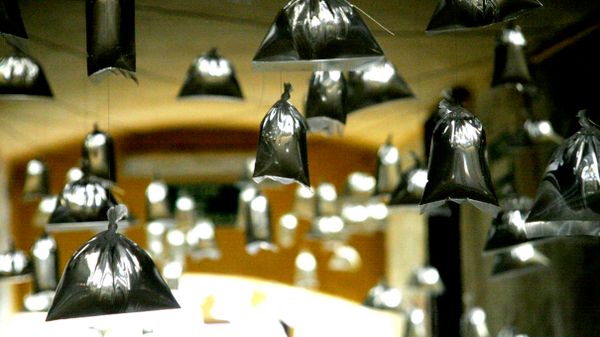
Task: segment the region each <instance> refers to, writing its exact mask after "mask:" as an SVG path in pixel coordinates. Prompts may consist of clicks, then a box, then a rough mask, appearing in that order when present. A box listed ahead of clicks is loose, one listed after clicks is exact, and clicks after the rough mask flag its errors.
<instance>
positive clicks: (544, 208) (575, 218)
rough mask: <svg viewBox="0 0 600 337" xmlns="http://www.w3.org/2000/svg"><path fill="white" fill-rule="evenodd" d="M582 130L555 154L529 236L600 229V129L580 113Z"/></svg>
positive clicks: (529, 225)
mask: <svg viewBox="0 0 600 337" xmlns="http://www.w3.org/2000/svg"><path fill="white" fill-rule="evenodd" d="M579 123H580V124H581V130H579V131H578V132H577V133H575V134H574V135H573V136H571V137H570V138H568V139H567V140H566V141H565V142H564V143H563V144H562V145H561V146H560V147H559V148H558V149H557V150H556V152H554V154H553V155H552V158H551V159H550V162H549V163H548V166H547V167H546V173H545V174H544V178H543V180H542V182H541V184H540V186H539V188H538V193H537V196H536V199H535V202H534V203H533V207H532V209H531V212H530V213H529V216H528V217H527V224H526V233H527V237H528V238H536V237H545V236H561V235H594V236H595V235H597V233H598V232H600V173H599V172H600V165H599V163H598V162H599V158H600V157H599V156H600V130H599V129H598V128H597V127H596V126H595V125H593V124H592V123H591V122H590V121H589V120H588V119H587V118H586V116H585V112H584V111H581V112H579Z"/></svg>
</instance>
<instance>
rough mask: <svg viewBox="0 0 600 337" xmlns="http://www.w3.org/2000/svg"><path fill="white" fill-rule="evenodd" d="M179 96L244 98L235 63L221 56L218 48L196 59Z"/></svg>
mask: <svg viewBox="0 0 600 337" xmlns="http://www.w3.org/2000/svg"><path fill="white" fill-rule="evenodd" d="M177 97H178V98H211V97H220V98H229V99H243V98H244V96H243V95H242V90H241V88H240V84H239V82H238V80H237V76H236V74H235V69H234V67H233V64H231V62H230V61H229V60H228V59H226V58H224V57H223V56H221V55H220V54H219V53H218V51H217V49H216V48H213V49H211V50H210V51H209V52H208V53H205V54H202V55H200V56H198V57H197V58H196V59H194V62H192V65H191V66H190V68H189V69H188V72H187V76H186V79H185V82H184V83H183V87H182V88H181V90H180V91H179V95H178V96H177Z"/></svg>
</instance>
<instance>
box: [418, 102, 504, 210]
mask: <svg viewBox="0 0 600 337" xmlns="http://www.w3.org/2000/svg"><path fill="white" fill-rule="evenodd" d="M440 110H445V112H444V114H443V117H442V119H441V120H440V121H439V122H438V123H437V125H436V127H435V129H434V131H433V136H432V140H431V151H430V157H429V168H428V171H427V185H425V191H424V192H423V198H422V199H421V211H423V212H428V211H430V210H432V209H435V208H438V207H439V206H442V205H443V204H445V203H446V202H447V201H453V202H456V203H462V202H465V201H469V202H470V203H471V204H473V205H474V206H476V207H477V208H479V209H480V210H482V211H484V212H489V213H493V214H495V213H497V212H498V210H499V207H498V200H497V198H496V194H495V193H494V188H493V185H492V179H491V176H490V170H489V166H488V163H487V159H486V154H485V151H486V139H485V131H484V129H483V126H482V125H481V122H480V121H479V119H477V118H476V117H475V116H473V114H472V113H470V112H469V111H467V110H466V109H464V108H463V107H461V106H458V105H455V104H452V103H450V102H448V101H446V100H442V102H441V103H440Z"/></svg>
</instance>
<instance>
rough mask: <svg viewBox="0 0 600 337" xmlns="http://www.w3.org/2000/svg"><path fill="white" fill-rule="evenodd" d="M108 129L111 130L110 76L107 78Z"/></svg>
mask: <svg viewBox="0 0 600 337" xmlns="http://www.w3.org/2000/svg"><path fill="white" fill-rule="evenodd" d="M106 131H107V132H108V131H110V76H108V78H107V79H106Z"/></svg>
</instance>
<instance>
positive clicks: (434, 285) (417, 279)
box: [408, 266, 445, 296]
mask: <svg viewBox="0 0 600 337" xmlns="http://www.w3.org/2000/svg"><path fill="white" fill-rule="evenodd" d="M408 287H409V289H411V290H413V291H416V292H423V293H426V294H428V295H430V296H438V295H441V294H442V293H443V292H444V289H445V288H444V282H442V278H441V277H440V273H439V272H438V270H437V269H436V268H435V267H431V266H428V267H419V268H416V269H415V270H413V271H412V272H411V274H410V278H409V280H408Z"/></svg>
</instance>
